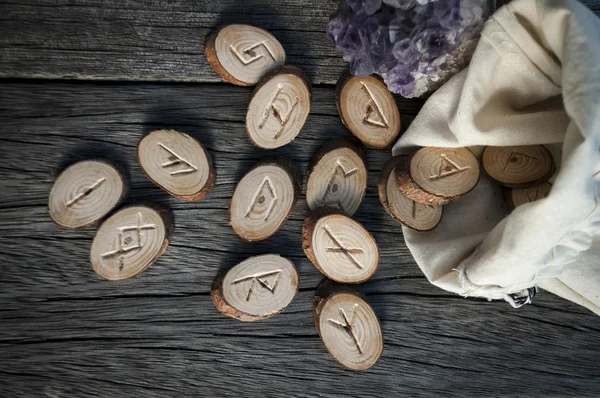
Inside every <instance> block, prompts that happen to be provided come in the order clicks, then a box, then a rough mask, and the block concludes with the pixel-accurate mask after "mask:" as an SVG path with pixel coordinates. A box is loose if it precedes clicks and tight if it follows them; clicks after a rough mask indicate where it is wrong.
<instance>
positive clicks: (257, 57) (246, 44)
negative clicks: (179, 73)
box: [204, 24, 285, 86]
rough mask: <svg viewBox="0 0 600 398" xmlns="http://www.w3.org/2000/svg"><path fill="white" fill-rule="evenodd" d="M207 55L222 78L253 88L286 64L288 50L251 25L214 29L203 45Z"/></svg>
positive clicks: (266, 32) (234, 25)
mask: <svg viewBox="0 0 600 398" xmlns="http://www.w3.org/2000/svg"><path fill="white" fill-rule="evenodd" d="M204 53H205V55H206V59H207V60H208V63H209V64H210V66H211V67H212V68H213V69H214V71H215V72H217V74H218V75H219V76H221V77H222V78H223V79H225V80H227V81H228V82H230V83H233V84H237V85H239V86H254V85H255V84H256V83H258V82H259V81H260V79H262V78H263V76H265V75H266V74H267V73H268V72H270V71H272V70H273V69H275V68H277V67H279V66H281V65H283V64H284V63H285V51H284V49H283V47H282V46H281V44H280V43H279V41H278V40H277V39H276V38H275V36H273V35H272V34H271V33H269V32H268V31H266V30H265V29H261V28H258V27H256V26H252V25H241V24H232V25H226V26H222V27H220V28H218V29H216V30H214V31H213V32H211V34H210V35H209V36H208V38H207V39H206V42H205V43H204Z"/></svg>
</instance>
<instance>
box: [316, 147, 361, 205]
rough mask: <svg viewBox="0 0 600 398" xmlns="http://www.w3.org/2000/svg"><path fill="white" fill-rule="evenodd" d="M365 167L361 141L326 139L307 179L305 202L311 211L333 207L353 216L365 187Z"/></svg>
mask: <svg viewBox="0 0 600 398" xmlns="http://www.w3.org/2000/svg"><path fill="white" fill-rule="evenodd" d="M367 174H368V173H367V166H366V164H365V155H364V151H363V149H362V147H361V145H360V144H358V143H357V142H354V141H352V140H348V139H346V138H337V139H334V140H331V141H328V142H326V143H325V144H324V145H322V146H321V148H319V150H318V151H317V152H316V153H315V155H314V156H313V157H312V159H311V161H310V164H309V169H308V174H307V179H306V201H307V202H308V207H310V209H311V210H314V209H316V208H318V207H324V206H329V207H336V208H338V209H340V210H341V211H342V212H343V213H344V214H346V215H348V216H352V215H353V214H354V213H355V212H356V211H357V210H358V207H359V206H360V204H361V202H362V200H363V198H364V197H365V191H366V189H367Z"/></svg>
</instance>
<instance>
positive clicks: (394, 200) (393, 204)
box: [377, 156, 442, 231]
mask: <svg viewBox="0 0 600 398" xmlns="http://www.w3.org/2000/svg"><path fill="white" fill-rule="evenodd" d="M406 161H407V157H406V156H395V157H393V158H391V159H390V160H389V161H388V162H387V163H386V164H385V166H383V169H382V170H381V174H380V176H379V180H378V181H377V190H378V192H379V200H380V201H381V204H382V205H383V208H384V209H385V211H387V212H388V214H389V215H391V216H392V218H394V219H395V220H396V221H398V222H400V223H401V224H402V225H404V226H406V227H408V228H411V229H414V230H416V231H430V230H432V229H434V228H435V227H436V226H437V225H438V224H439V223H440V221H441V219H442V206H435V205H423V204H421V203H417V202H415V201H414V200H411V199H408V198H407V197H406V196H404V195H402V193H401V192H400V190H399V189H398V184H397V182H396V175H395V173H394V169H395V167H396V166H397V165H398V164H406Z"/></svg>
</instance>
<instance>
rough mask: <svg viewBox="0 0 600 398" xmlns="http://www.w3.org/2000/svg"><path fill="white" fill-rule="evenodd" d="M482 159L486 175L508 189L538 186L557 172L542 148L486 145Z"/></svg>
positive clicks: (534, 146) (551, 160)
mask: <svg viewBox="0 0 600 398" xmlns="http://www.w3.org/2000/svg"><path fill="white" fill-rule="evenodd" d="M481 159H482V162H483V168H484V169H485V171H486V173H488V175H489V176H490V177H492V178H493V179H494V180H496V181H498V182H499V183H500V184H502V185H505V186H507V187H510V188H523V187H527V186H532V185H537V184H539V183H540V182H543V181H546V180H548V179H549V178H550V177H552V174H554V171H555V170H556V168H555V165H554V160H553V159H552V155H550V152H549V151H548V150H547V149H546V148H545V147H544V146H542V145H524V146H506V147H497V146H488V147H487V148H485V149H484V151H483V155H482V158H481Z"/></svg>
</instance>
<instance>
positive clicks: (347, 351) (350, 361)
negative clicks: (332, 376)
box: [314, 288, 383, 370]
mask: <svg viewBox="0 0 600 398" xmlns="http://www.w3.org/2000/svg"><path fill="white" fill-rule="evenodd" d="M318 294H319V293H318ZM314 318H315V327H316V329H317V331H318V332H319V335H320V336H321V339H322V340H323V343H324V344H325V347H326V348H327V350H328V351H329V353H330V354H331V355H332V356H333V357H334V358H335V359H336V360H337V361H338V362H339V363H340V364H342V365H343V366H344V367H346V368H348V369H351V370H366V369H369V368H371V367H372V366H373V365H375V363H376V362H377V360H378V359H379V357H380V356H381V354H382V352H383V334H382V332H381V325H380V323H379V318H378V317H377V314H375V311H373V308H372V307H371V306H370V305H369V303H368V302H367V301H366V300H365V299H364V298H363V297H362V296H361V295H360V294H358V293H356V292H352V291H350V290H349V289H343V288H341V289H339V291H334V292H333V293H331V294H330V295H329V296H326V297H320V296H315V305H314Z"/></svg>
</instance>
